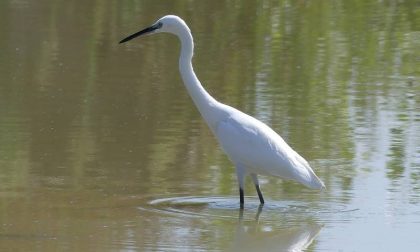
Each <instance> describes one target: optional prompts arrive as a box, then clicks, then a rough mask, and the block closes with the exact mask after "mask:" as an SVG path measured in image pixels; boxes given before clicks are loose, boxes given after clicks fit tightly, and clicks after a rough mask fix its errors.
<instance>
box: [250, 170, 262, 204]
mask: <svg viewBox="0 0 420 252" xmlns="http://www.w3.org/2000/svg"><path fill="white" fill-rule="evenodd" d="M251 178H252V181H254V185H255V189H257V193H258V198H259V199H260V203H261V205H264V197H263V195H262V192H261V190H260V184H259V183H258V177H257V174H255V173H251Z"/></svg>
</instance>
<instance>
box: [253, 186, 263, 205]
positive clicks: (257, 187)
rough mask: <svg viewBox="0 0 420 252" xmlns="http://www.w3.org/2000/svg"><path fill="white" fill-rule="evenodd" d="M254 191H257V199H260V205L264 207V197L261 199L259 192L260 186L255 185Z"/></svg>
mask: <svg viewBox="0 0 420 252" xmlns="http://www.w3.org/2000/svg"><path fill="white" fill-rule="evenodd" d="M255 189H257V193H258V198H260V203H261V205H264V197H263V195H262V192H261V190H260V186H259V185H255Z"/></svg>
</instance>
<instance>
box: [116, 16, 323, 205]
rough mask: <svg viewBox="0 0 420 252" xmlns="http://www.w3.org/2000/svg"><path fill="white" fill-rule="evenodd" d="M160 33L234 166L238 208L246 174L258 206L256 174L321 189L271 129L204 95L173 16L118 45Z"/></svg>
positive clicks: (184, 30)
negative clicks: (175, 43) (175, 41)
mask: <svg viewBox="0 0 420 252" xmlns="http://www.w3.org/2000/svg"><path fill="white" fill-rule="evenodd" d="M162 32H163V33H171V34H174V35H176V36H177V37H178V38H179V40H180V41H181V54H180V57H179V71H180V73H181V76H182V80H183V82H184V85H185V87H186V88H187V90H188V93H189V94H190V96H191V98H192V100H193V101H194V103H195V105H196V106H197V108H198V110H199V111H200V113H201V115H202V117H203V118H204V120H205V121H206V123H207V124H208V126H209V127H210V130H211V131H212V132H213V134H214V135H215V136H216V138H217V140H218V141H219V143H220V145H221V146H222V149H223V150H224V152H225V153H226V154H227V156H228V157H229V159H230V160H231V161H232V162H233V164H234V165H235V166H236V175H237V178H238V182H239V194H240V206H241V208H243V205H244V178H245V176H246V175H250V176H251V178H252V180H253V182H254V184H255V188H256V190H257V193H258V197H259V200H260V203H261V205H262V204H264V198H263V195H262V193H261V190H260V186H259V183H258V178H257V174H264V175H271V176H276V177H280V178H283V179H287V180H295V181H297V182H300V183H302V184H303V185H305V186H307V187H309V188H312V189H322V188H325V186H324V183H323V182H322V181H321V180H320V179H319V178H318V177H317V176H316V175H315V173H314V171H313V170H312V169H311V167H310V166H309V164H308V162H307V161H306V160H305V159H304V158H303V157H301V156H300V155H299V154H298V153H296V152H295V151H294V150H293V149H292V148H291V147H290V146H289V145H288V144H287V143H286V142H285V141H284V140H283V138H281V137H280V136H279V135H278V134H277V133H276V132H275V131H274V130H272V129H271V128H270V127H268V126H267V125H266V124H264V123H262V122H261V121H259V120H257V119H255V118H253V117H251V116H249V115H247V114H245V113H243V112H241V111H239V110H237V109H235V108H233V107H230V106H228V105H225V104H223V103H220V102H218V101H216V100H215V99H214V98H213V97H212V96H211V95H210V94H209V93H207V91H206V90H205V89H204V88H203V86H202V85H201V83H200V81H199V80H198V79H197V76H196V75H195V73H194V70H193V67H192V63H191V60H192V57H193V51H194V43H193V37H192V35H191V31H190V29H189V28H188V26H187V24H186V23H185V22H184V20H182V19H181V18H179V17H177V16H173V15H168V16H164V17H162V18H161V19H159V20H158V21H157V22H156V23H154V24H153V25H152V26H150V27H148V28H146V29H143V30H141V31H139V32H137V33H134V34H132V35H130V36H128V37H126V38H125V39H123V40H121V41H120V43H124V42H126V41H129V40H131V39H133V38H135V37H138V36H141V35H146V34H154V33H162Z"/></svg>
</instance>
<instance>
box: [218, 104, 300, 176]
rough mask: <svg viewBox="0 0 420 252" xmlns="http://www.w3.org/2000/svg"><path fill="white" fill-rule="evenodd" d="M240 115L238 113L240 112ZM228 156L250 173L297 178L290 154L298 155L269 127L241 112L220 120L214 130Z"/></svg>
mask: <svg viewBox="0 0 420 252" xmlns="http://www.w3.org/2000/svg"><path fill="white" fill-rule="evenodd" d="M237 112H239V111H237ZM215 133H216V136H217V138H218V140H219V142H220V144H221V146H222V148H223V150H224V151H225V152H226V154H227V155H228V156H229V158H230V159H231V160H232V162H234V163H236V164H241V165H243V166H245V167H247V168H248V170H249V171H250V172H255V173H259V174H269V175H274V176H280V177H283V178H287V179H294V178H295V176H296V175H295V173H296V171H295V170H294V169H292V167H291V163H290V155H291V154H293V153H295V152H294V151H293V150H292V149H291V148H290V147H289V146H288V145H287V143H286V142H285V141H284V140H283V139H282V138H281V137H280V136H279V135H278V134H277V133H276V132H274V131H273V130H272V129H271V128H270V127H268V126H267V125H265V124H264V123H262V122H260V121H258V120H257V119H255V118H253V117H251V116H249V115H246V114H244V113H242V112H239V113H235V114H234V115H233V116H230V117H227V118H225V119H224V120H221V121H220V122H219V123H218V125H217V128H216V130H215Z"/></svg>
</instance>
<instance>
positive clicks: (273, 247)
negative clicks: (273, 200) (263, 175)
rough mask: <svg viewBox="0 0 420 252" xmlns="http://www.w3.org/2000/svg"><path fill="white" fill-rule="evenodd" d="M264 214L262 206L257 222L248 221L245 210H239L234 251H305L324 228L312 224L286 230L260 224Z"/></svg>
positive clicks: (302, 224) (233, 245) (298, 225)
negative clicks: (245, 217)
mask: <svg viewBox="0 0 420 252" xmlns="http://www.w3.org/2000/svg"><path fill="white" fill-rule="evenodd" d="M262 212H263V206H260V207H259V208H258V210H257V213H256V215H255V221H246V220H244V218H243V214H244V210H243V209H240V210H239V219H238V225H237V230H236V236H235V239H234V241H233V244H232V246H231V250H232V251H241V252H243V251H294V252H295V251H303V250H305V249H307V248H308V247H309V246H310V245H311V244H312V242H313V241H314V238H315V237H316V235H317V234H318V233H319V232H320V230H321V228H322V225H320V224H316V223H310V222H309V223H307V222H305V223H301V224H297V225H296V226H292V227H284V228H281V227H280V228H279V227H278V225H272V224H270V223H268V224H263V223H260V215H261V213H262Z"/></svg>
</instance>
